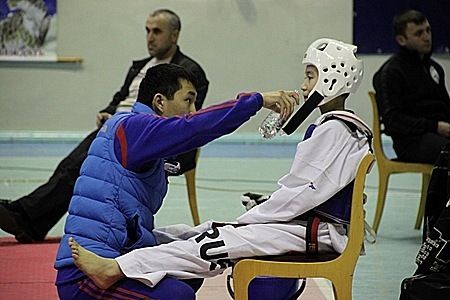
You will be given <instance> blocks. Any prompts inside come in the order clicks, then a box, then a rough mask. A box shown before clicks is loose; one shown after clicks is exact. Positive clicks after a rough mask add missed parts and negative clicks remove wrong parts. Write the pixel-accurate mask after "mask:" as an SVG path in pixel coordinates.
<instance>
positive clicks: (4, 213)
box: [0, 202, 34, 244]
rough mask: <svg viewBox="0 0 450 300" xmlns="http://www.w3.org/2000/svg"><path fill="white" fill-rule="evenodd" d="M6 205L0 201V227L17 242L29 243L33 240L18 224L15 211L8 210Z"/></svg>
mask: <svg viewBox="0 0 450 300" xmlns="http://www.w3.org/2000/svg"><path fill="white" fill-rule="evenodd" d="M6 206H7V205H5V204H3V203H1V202H0V229H2V230H3V231H5V232H7V233H10V234H12V235H14V237H15V238H16V240H17V241H18V242H19V243H23V244H29V243H32V242H34V240H33V238H32V237H31V236H30V235H29V234H27V233H26V232H25V230H24V229H23V228H21V227H20V226H19V224H18V222H17V216H16V213H14V212H13V211H10V210H9V209H8V208H7V207H6Z"/></svg>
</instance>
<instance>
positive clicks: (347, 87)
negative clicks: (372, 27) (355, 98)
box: [302, 38, 364, 106]
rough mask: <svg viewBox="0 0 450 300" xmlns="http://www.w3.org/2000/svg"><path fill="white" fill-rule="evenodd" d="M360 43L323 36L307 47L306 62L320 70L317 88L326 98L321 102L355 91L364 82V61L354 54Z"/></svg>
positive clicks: (321, 103) (315, 89)
mask: <svg viewBox="0 0 450 300" xmlns="http://www.w3.org/2000/svg"><path fill="white" fill-rule="evenodd" d="M356 49H357V47H356V46H354V45H351V44H346V43H343V42H340V41H337V40H333V39H328V38H322V39H318V40H316V41H315V42H313V43H312V44H311V45H310V46H309V47H308V50H306V53H305V56H304V57H303V61H302V62H303V64H305V65H313V66H315V67H316V68H317V70H318V72H319V78H318V81H317V84H316V86H315V87H314V88H313V90H312V91H311V92H310V93H309V94H310V95H312V94H313V93H314V92H315V91H317V92H318V93H319V94H321V95H322V96H323V97H324V99H323V100H322V101H321V102H320V103H319V104H318V106H320V105H323V104H325V103H327V102H328V101H330V100H332V99H333V98H336V97H337V96H340V95H342V94H345V93H355V92H356V91H357V90H358V87H359V86H360V85H361V81H362V78H363V73H364V64H363V62H362V61H361V60H358V59H357V58H356V56H355V53H356Z"/></svg>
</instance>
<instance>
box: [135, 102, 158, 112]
mask: <svg viewBox="0 0 450 300" xmlns="http://www.w3.org/2000/svg"><path fill="white" fill-rule="evenodd" d="M131 112H134V113H149V114H156V113H155V111H154V110H153V109H151V108H150V107H148V106H147V105H145V104H143V103H141V102H135V103H134V105H133V108H132V109H131Z"/></svg>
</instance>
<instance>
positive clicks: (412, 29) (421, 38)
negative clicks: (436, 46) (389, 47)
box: [396, 21, 432, 56]
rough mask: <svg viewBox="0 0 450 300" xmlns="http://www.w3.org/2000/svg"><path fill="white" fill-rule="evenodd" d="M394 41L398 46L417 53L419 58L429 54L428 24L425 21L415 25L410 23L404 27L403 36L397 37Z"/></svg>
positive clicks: (429, 32)
mask: <svg viewBox="0 0 450 300" xmlns="http://www.w3.org/2000/svg"><path fill="white" fill-rule="evenodd" d="M396 39H397V42H398V43H399V45H400V46H404V47H406V48H408V49H409V50H414V51H417V52H418V53H419V55H420V56H423V55H424V54H427V53H430V51H431V45H432V42H431V28H430V23H428V21H425V22H423V23H422V24H420V25H417V24H415V23H414V22H410V23H408V24H407V25H406V30H405V36H403V35H398V36H397V37H396Z"/></svg>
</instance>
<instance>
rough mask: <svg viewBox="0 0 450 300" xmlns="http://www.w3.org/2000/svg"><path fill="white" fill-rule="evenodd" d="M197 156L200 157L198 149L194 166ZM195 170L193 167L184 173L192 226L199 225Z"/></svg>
mask: <svg viewBox="0 0 450 300" xmlns="http://www.w3.org/2000/svg"><path fill="white" fill-rule="evenodd" d="M199 155H200V148H198V149H197V155H196V156H195V163H196V164H197V162H198V157H199ZM196 168H197V167H195V168H194V169H192V170H189V171H186V172H184V177H185V179H186V187H187V194H188V200H189V207H190V209H191V215H192V220H193V221H194V225H198V224H200V217H199V214H198V207H197V193H196V186H195V173H196Z"/></svg>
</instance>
